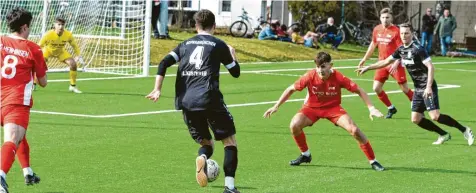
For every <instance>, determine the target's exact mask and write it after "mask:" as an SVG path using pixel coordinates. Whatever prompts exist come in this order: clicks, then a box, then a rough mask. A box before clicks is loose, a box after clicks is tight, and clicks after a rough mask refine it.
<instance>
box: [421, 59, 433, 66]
mask: <svg viewBox="0 0 476 193" xmlns="http://www.w3.org/2000/svg"><path fill="white" fill-rule="evenodd" d="M421 62H422V63H423V64H425V65H428V63H430V62H431V57H428V58H426V59H424V60H423V61H421Z"/></svg>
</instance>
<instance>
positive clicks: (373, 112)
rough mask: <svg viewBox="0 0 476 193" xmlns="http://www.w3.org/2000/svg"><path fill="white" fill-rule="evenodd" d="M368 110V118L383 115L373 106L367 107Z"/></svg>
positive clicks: (371, 118) (372, 118)
mask: <svg viewBox="0 0 476 193" xmlns="http://www.w3.org/2000/svg"><path fill="white" fill-rule="evenodd" d="M369 112H370V115H369V117H370V120H372V121H373V120H374V117H383V114H382V113H381V112H380V111H379V110H378V109H376V108H375V107H374V106H371V107H369Z"/></svg>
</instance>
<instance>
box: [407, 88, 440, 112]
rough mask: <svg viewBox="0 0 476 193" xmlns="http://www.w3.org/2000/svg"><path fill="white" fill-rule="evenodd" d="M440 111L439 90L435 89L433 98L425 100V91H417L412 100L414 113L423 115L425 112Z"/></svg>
mask: <svg viewBox="0 0 476 193" xmlns="http://www.w3.org/2000/svg"><path fill="white" fill-rule="evenodd" d="M436 109H440V102H439V100H438V89H435V88H434V89H433V95H432V96H431V97H427V98H424V97H423V91H415V93H414V94H413V99H412V112H418V113H423V112H425V111H432V110H436Z"/></svg>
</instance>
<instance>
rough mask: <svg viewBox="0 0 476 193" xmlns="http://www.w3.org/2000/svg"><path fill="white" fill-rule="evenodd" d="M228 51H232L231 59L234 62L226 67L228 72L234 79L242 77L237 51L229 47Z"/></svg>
mask: <svg viewBox="0 0 476 193" xmlns="http://www.w3.org/2000/svg"><path fill="white" fill-rule="evenodd" d="M228 49H229V50H230V54H231V57H232V58H233V62H232V63H230V64H227V65H225V67H226V69H228V72H229V73H230V74H231V76H233V77H234V78H238V77H240V74H241V70H240V64H238V60H237V59H236V53H235V49H234V48H233V47H231V46H230V45H228Z"/></svg>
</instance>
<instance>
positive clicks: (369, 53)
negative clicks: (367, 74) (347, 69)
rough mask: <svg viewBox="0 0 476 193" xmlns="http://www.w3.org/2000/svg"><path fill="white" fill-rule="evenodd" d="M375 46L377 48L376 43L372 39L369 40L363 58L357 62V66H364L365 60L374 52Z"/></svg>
mask: <svg viewBox="0 0 476 193" xmlns="http://www.w3.org/2000/svg"><path fill="white" fill-rule="evenodd" d="M375 48H377V44H376V43H374V42H373V41H372V42H370V45H369V48H368V49H367V52H366V53H365V56H364V58H362V60H361V61H360V62H359V66H358V67H359V68H362V67H364V64H365V62H366V61H367V60H368V59H369V58H370V56H372V54H373V53H374V51H375Z"/></svg>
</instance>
